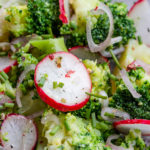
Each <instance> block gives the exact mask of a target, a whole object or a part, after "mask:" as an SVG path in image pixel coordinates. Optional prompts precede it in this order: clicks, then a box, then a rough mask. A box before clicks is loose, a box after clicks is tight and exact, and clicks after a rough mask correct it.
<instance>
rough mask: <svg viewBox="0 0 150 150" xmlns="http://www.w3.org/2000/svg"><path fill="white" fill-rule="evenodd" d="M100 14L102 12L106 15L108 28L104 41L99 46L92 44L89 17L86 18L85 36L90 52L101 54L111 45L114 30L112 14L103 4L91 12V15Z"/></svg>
mask: <svg viewBox="0 0 150 150" xmlns="http://www.w3.org/2000/svg"><path fill="white" fill-rule="evenodd" d="M102 12H104V13H106V14H107V15H108V17H109V22H110V27H109V33H108V36H107V38H106V40H105V41H104V42H102V43H100V44H95V43H94V41H93V38H92V33H91V28H92V27H91V26H92V21H91V17H88V19H87V26H86V34H87V41H88V45H89V48H90V50H91V52H102V51H103V50H105V49H106V48H107V47H108V46H109V45H110V43H111V38H112V35H113V30H114V21H113V15H112V12H111V10H110V9H109V7H108V6H106V5H105V4H104V3H102V2H100V5H99V7H98V9H96V10H92V11H91V14H101V13H102Z"/></svg>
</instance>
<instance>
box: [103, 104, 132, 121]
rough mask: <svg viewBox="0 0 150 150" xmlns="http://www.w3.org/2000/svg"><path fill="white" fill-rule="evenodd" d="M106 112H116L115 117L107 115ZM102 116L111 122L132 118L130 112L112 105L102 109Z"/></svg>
mask: <svg viewBox="0 0 150 150" xmlns="http://www.w3.org/2000/svg"><path fill="white" fill-rule="evenodd" d="M105 113H110V114H114V116H115V118H110V117H108V116H105ZM101 117H102V118H103V119H104V120H107V121H110V122H116V121H120V120H127V119H130V115H129V114H128V113H126V112H124V111H121V110H118V109H115V108H111V107H104V108H103V109H102V111H101ZM116 117H117V118H116Z"/></svg>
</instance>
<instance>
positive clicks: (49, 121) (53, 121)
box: [42, 111, 110, 150]
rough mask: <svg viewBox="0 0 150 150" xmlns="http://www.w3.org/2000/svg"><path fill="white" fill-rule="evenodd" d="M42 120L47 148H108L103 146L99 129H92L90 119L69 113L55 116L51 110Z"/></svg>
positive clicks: (91, 149)
mask: <svg viewBox="0 0 150 150" xmlns="http://www.w3.org/2000/svg"><path fill="white" fill-rule="evenodd" d="M42 120H43V121H44V129H45V130H44V131H45V137H46V138H47V139H48V146H47V148H51V147H53V148H55V149H57V148H59V147H63V148H64V150H67V149H70V150H74V149H75V150H79V149H80V150H110V148H109V147H107V148H106V147H105V144H104V141H103V138H102V137H101V133H100V131H98V130H96V129H94V128H93V127H92V126H91V123H90V121H86V120H84V119H81V118H79V117H76V116H74V115H72V114H70V113H68V114H65V115H64V114H61V115H59V116H56V115H54V114H53V113H52V112H51V111H47V112H46V113H45V114H44V116H43V119H42ZM66 137H67V138H66Z"/></svg>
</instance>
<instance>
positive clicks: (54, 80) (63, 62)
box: [34, 52, 92, 112]
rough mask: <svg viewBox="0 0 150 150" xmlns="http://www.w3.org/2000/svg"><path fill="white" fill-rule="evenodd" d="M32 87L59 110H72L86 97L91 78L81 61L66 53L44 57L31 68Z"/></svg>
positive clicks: (78, 106)
mask: <svg viewBox="0 0 150 150" xmlns="http://www.w3.org/2000/svg"><path fill="white" fill-rule="evenodd" d="M34 82H35V86H36V88H37V91H38V94H39V95H40V97H41V99H42V100H43V101H44V102H46V103H47V104H49V105H50V106H51V107H53V108H55V109H58V110H60V111H64V112H66V111H74V110H78V109H80V108H81V107H83V106H84V105H85V104H86V103H87V102H88V100H89V96H88V95H87V94H86V92H88V93H90V92H91V86H92V84H91V79H90V76H89V73H88V71H87V69H86V68H85V66H84V65H83V63H82V62H81V61H80V60H79V59H78V58H77V57H76V56H74V55H72V54H71V53H67V52H57V53H53V54H51V55H48V56H47V57H45V58H44V59H43V60H42V61H41V62H40V63H39V64H38V65H37V66H36V69H35V77H34Z"/></svg>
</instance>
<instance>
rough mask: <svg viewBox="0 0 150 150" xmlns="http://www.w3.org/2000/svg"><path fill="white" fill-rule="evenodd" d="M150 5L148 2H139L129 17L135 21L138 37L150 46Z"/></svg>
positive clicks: (145, 0)
mask: <svg viewBox="0 0 150 150" xmlns="http://www.w3.org/2000/svg"><path fill="white" fill-rule="evenodd" d="M149 16H150V4H149V2H148V1H147V0H138V1H137V2H136V3H135V4H134V5H133V6H132V8H131V9H130V11H129V17H130V18H131V19H133V20H134V22H135V27H136V30H137V35H140V36H141V38H142V41H143V42H144V43H145V44H147V45H148V46H150V18H149Z"/></svg>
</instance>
